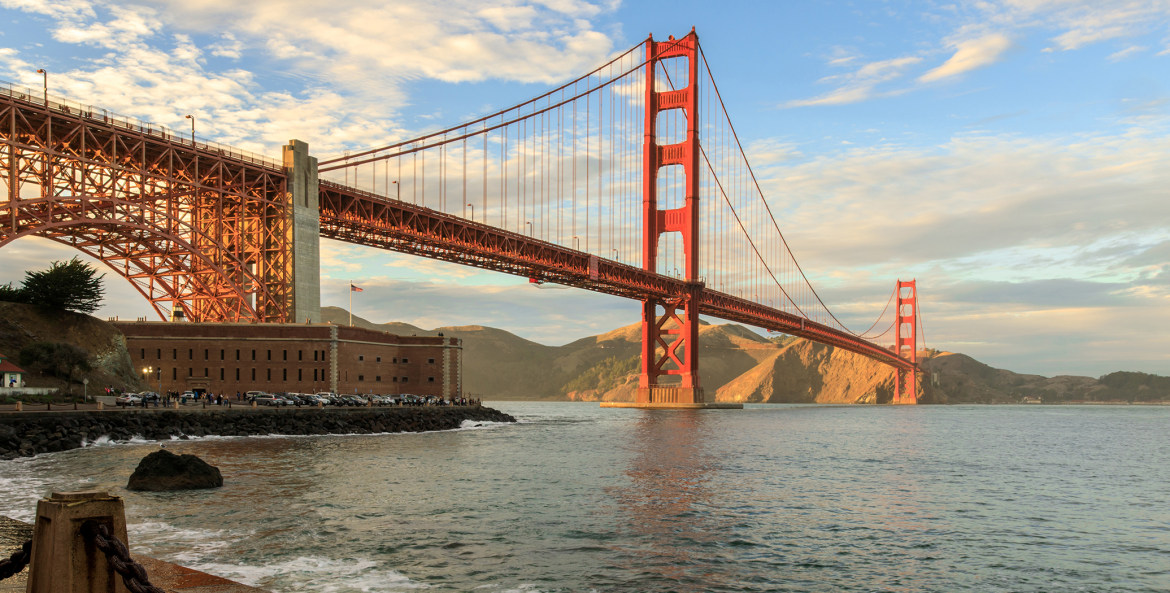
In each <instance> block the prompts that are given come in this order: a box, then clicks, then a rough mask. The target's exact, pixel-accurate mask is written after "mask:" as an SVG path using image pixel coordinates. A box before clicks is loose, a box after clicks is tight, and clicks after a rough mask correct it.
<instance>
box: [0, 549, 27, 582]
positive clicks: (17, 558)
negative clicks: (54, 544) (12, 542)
mask: <svg viewBox="0 0 1170 593" xmlns="http://www.w3.org/2000/svg"><path fill="white" fill-rule="evenodd" d="M29 558H32V540H31V539H30V540H28V541H26V542H24V545H23V546H20V549H19V550H17V551H16V552H13V553H12V555H11V556H9V557H8V559H7V560H0V581H3V580H4V579H6V578H8V577H10V576H12V575H14V574H17V573H19V572H20V571H22V570H24V567H25V566H26V565H28V561H29Z"/></svg>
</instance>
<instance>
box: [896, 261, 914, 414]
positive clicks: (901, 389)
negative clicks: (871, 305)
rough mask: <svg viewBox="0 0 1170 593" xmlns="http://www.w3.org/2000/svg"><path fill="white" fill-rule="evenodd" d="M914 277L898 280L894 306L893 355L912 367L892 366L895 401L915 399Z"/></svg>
mask: <svg viewBox="0 0 1170 593" xmlns="http://www.w3.org/2000/svg"><path fill="white" fill-rule="evenodd" d="M916 283H917V280H899V281H898V289H897V294H896V295H895V296H896V297H897V308H896V309H894V315H895V316H896V317H895V319H894V331H895V333H894V355H895V356H898V357H899V358H904V359H906V360H909V361H910V362H911V363H912V364H913V365H914V367H913V368H909V369H902V368H895V369H894V400H893V403H895V404H916V403H918V370H917V365H918V323H917V319H918V286H917V284H916Z"/></svg>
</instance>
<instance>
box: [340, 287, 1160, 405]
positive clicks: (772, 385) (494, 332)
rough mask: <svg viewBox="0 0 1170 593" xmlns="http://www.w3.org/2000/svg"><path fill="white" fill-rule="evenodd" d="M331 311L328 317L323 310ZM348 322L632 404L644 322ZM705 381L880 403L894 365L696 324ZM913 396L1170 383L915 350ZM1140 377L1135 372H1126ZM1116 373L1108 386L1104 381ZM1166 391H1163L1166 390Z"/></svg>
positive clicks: (537, 391) (734, 388)
mask: <svg viewBox="0 0 1170 593" xmlns="http://www.w3.org/2000/svg"><path fill="white" fill-rule="evenodd" d="M326 311H328V314H326ZM323 317H324V318H325V320H326V321H332V322H334V323H346V322H347V320H348V315H347V314H346V312H345V311H344V310H343V309H337V308H333V307H330V308H326V309H324V310H323ZM354 325H361V326H362V327H369V328H373V329H381V330H384V331H390V332H392V333H400V334H406V335H410V334H416V335H435V334H437V333H439V332H443V333H444V335H448V336H455V337H459V338H462V339H463V345H464V346H463V347H464V385H465V388H466V389H467V391H468V392H470V393H473V394H476V395H478V396H481V397H484V398H488V399H548V400H566V399H567V400H580V401H632V400H633V398H634V391H635V389H636V388H637V386H638V374H639V372H640V370H641V359H640V352H641V340H642V334H641V325H640V324H631V325H627V326H624V327H619V328H617V329H614V330H612V331H609V332H606V333H604V334H600V335H597V336H591V337H588V338H582V339H580V340H576V341H574V342H571V343H569V344H565V345H563V346H545V345H542V344H538V343H536V342H532V341H530V340H526V339H524V338H521V337H519V336H516V335H514V334H511V333H509V332H506V331H503V330H499V329H494V328H490V327H484V326H478V325H476V326H463V327H441V328H436V329H433V330H423V329H420V328H417V327H415V326H412V325H409V324H405V323H386V324H380V325H378V324H373V323H370V322H368V321H366V320H364V319H361V318H359V317H356V316H355V317H354ZM699 337H700V339H699V348H700V368H699V375H700V377H701V380H702V384H703V387H704V389H705V391H706V392H707V394H708V396H709V397H710V396H711V395H712V394H713V395H714V398H715V399H716V401H732V402H745V403H756V402H759V403H765V402H767V403H838V404H840V403H887V402H889V401H890V400H891V398H892V394H893V383H894V376H893V372H892V370H891V369H890V368H889V367H887V366H885V365H882V364H880V363H877V362H874V361H872V360H870V359H868V358H865V357H863V356H860V355H856V354H853V353H850V352H846V351H844V350H841V349H838V348H833V347H832V346H825V345H823V344H817V343H814V342H809V341H806V340H802V339H798V338H793V337H790V336H778V337H777V338H774V339H768V338H765V337H763V336H761V335H759V334H757V333H756V332H754V331H751V330H749V329H747V328H745V327H743V326H740V325H735V324H722V325H711V324H707V323H704V324H703V325H702V326H701V327H700V329H699ZM918 356H919V361H920V366H921V368H922V371H923V372H922V373H921V374H920V375H919V400H920V401H921V402H923V403H967V402H1018V401H1020V400H1021V399H1022V398H1023V397H1025V396H1032V397H1043V398H1044V400H1045V401H1068V400H1078V401H1079V400H1098V401H1099V400H1116V399H1127V398H1132V396H1128V395H1127V394H1129V393H1131V392H1132V393H1139V394H1142V395H1141V396H1140V397H1139V398H1138V399H1159V398H1163V397H1170V387H1167V386H1166V383H1168V382H1170V380H1168V379H1165V378H1162V377H1156V376H1153V375H1141V374H1140V373H1138V374H1133V373H1128V374H1127V373H1113V374H1111V375H1107V376H1106V377H1103V378H1102V380H1098V379H1094V378H1091V377H1070V376H1062V377H1052V378H1047V377H1042V376H1039V375H1021V374H1018V373H1013V372H1011V371H1006V370H1002V369H995V368H992V367H990V366H988V365H985V364H983V363H981V362H979V361H977V360H975V359H973V358H971V357H969V356H966V355H963V354H955V353H950V352H938V351H933V350H932V351H927V350H923V351H920V352H919V353H918ZM1133 375H1139V376H1136V377H1135V376H1133ZM1111 377H1113V381H1112V382H1111V383H1110V382H1109V381H1107V380H1108V379H1110V378H1111ZM1163 394H1165V395H1163Z"/></svg>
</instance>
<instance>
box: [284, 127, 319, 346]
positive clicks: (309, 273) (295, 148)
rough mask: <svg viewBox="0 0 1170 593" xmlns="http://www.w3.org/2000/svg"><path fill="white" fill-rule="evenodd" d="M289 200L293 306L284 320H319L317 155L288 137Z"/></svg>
mask: <svg viewBox="0 0 1170 593" xmlns="http://www.w3.org/2000/svg"><path fill="white" fill-rule="evenodd" d="M284 168H285V170H286V171H288V192H289V194H290V196H289V197H290V200H291V202H292V269H293V286H292V289H293V290H292V301H293V302H292V306H291V307H290V308H289V310H290V313H289V314H290V318H289V319H286V320H285V322H286V323H302V322H309V323H321V253H320V241H321V229H320V226H321V217H320V204H319V194H318V182H317V158H316V157H312V156H309V145H308V144H305V143H304V142H301V141H300V140H289V141H288V145H286V146H285V147H284Z"/></svg>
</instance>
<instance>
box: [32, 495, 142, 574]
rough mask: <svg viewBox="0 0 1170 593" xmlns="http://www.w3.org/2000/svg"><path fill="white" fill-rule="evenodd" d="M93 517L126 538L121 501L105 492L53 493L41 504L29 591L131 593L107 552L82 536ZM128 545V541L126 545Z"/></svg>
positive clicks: (38, 511)
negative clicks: (108, 558)
mask: <svg viewBox="0 0 1170 593" xmlns="http://www.w3.org/2000/svg"><path fill="white" fill-rule="evenodd" d="M89 520H93V521H96V522H98V523H99V524H104V525H106V526H108V527H109V528H110V532H111V533H113V534H114V536H115V537H117V538H118V539H120V540H122V541H123V542H126V541H127V539H126V510H125V506H124V505H123V504H122V499H121V498H120V497H117V496H111V495H110V494H109V493H106V492H54V493H53V495H52V496H51V497H50V498H47V499H42V500H40V501H38V502H37V521H36V526H35V527H34V528H33V545H32V559H31V561H30V562H29V577H28V588H27V591H28V593H129V590H128V589H126V585H125V584H124V583H123V582H122V577H120V576H118V575H117V574H116V573H115V572H114V570H113V568H111V567H110V564H109V562H108V561H107V560H106V555H105V553H103V552H102V551H101V550H99V549H98V548H97V546H95V545H94V544H93V543H91V542H88V541H86V540H85V538H84V537H82V535H81V526H82V524H84V523H85V522H86V521H89ZM127 545H129V544H128V543H127Z"/></svg>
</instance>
